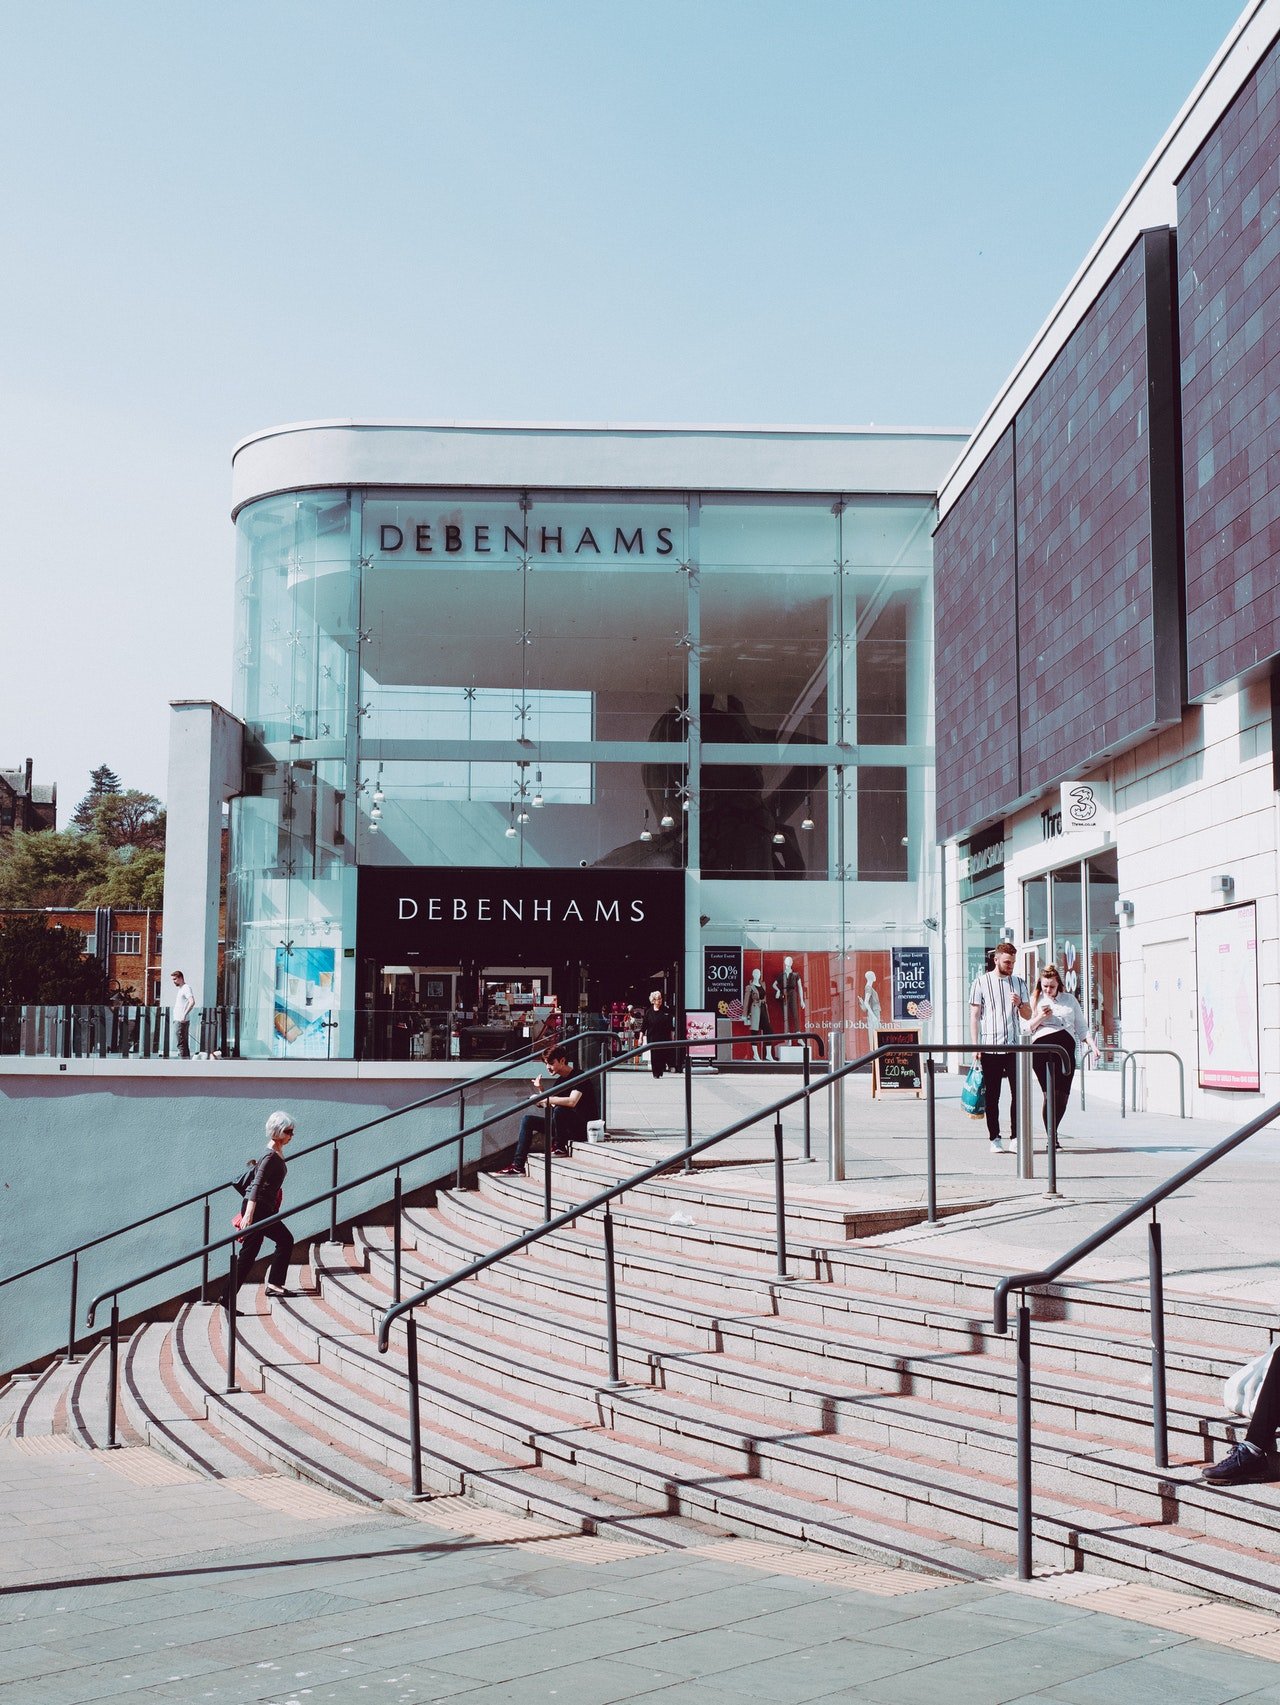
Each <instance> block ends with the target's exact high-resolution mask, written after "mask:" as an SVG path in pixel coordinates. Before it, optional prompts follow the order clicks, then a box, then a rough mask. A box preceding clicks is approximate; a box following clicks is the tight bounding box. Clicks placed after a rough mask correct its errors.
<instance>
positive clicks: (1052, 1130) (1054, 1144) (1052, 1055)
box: [1044, 1047, 1062, 1196]
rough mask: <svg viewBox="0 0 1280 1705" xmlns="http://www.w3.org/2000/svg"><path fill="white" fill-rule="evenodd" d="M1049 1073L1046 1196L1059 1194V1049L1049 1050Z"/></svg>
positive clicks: (1047, 1082)
mask: <svg viewBox="0 0 1280 1705" xmlns="http://www.w3.org/2000/svg"><path fill="white" fill-rule="evenodd" d="M1048 1065H1049V1071H1048V1075H1047V1076H1046V1078H1045V1084H1044V1110H1045V1115H1046V1119H1045V1128H1046V1130H1047V1131H1048V1134H1049V1188H1048V1189H1047V1190H1046V1191H1045V1195H1046V1196H1056V1195H1057V1194H1058V1081H1059V1080H1058V1074H1059V1073H1060V1072H1061V1070H1062V1060H1061V1058H1060V1056H1059V1052H1058V1049H1057V1047H1053V1048H1050V1050H1049V1060H1048Z"/></svg>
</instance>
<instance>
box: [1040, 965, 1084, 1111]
mask: <svg viewBox="0 0 1280 1705" xmlns="http://www.w3.org/2000/svg"><path fill="white" fill-rule="evenodd" d="M1028 1028H1029V1030H1030V1033H1031V1041H1032V1043H1033V1045H1034V1051H1033V1053H1032V1055H1031V1069H1032V1070H1033V1071H1034V1072H1035V1074H1036V1077H1037V1079H1038V1080H1039V1084H1040V1088H1041V1090H1042V1091H1043V1092H1044V1104H1043V1106H1044V1114H1043V1116H1044V1128H1045V1130H1046V1131H1047V1130H1048V1129H1049V1095H1050V1093H1052V1095H1053V1106H1054V1113H1055V1118H1054V1130H1055V1131H1056V1132H1057V1134H1058V1135H1059V1136H1061V1135H1062V1121H1063V1118H1064V1116H1065V1114H1066V1111H1067V1103H1068V1102H1069V1101H1070V1099H1071V1085H1072V1083H1073V1081H1074V1080H1075V1075H1076V1046H1077V1044H1080V1045H1082V1046H1083V1047H1085V1048H1086V1049H1088V1050H1089V1051H1090V1052H1091V1053H1092V1055H1093V1057H1094V1058H1095V1059H1096V1058H1097V1057H1098V1048H1097V1046H1096V1044H1095V1043H1094V1040H1093V1038H1092V1037H1091V1036H1090V1034H1089V1026H1088V1024H1087V1023H1086V1022H1085V1016H1084V1013H1083V1012H1082V1011H1081V1008H1080V1002H1079V1001H1078V1000H1077V999H1076V997H1075V996H1074V995H1071V994H1068V993H1067V991H1066V989H1064V988H1063V986H1062V977H1061V975H1060V974H1059V972H1058V967H1057V966H1056V965H1046V966H1045V968H1044V970H1043V971H1041V973H1040V976H1039V978H1038V979H1037V981H1036V986H1035V991H1034V993H1033V994H1032V996H1031V1018H1030V1020H1029V1023H1028ZM1050 1074H1052V1076H1053V1085H1052V1091H1051V1090H1050V1086H1049V1077H1050Z"/></svg>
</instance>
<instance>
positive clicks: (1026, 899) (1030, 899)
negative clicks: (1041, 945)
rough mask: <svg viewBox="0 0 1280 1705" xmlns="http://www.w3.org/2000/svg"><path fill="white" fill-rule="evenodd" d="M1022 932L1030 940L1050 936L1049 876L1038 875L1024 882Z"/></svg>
mask: <svg viewBox="0 0 1280 1705" xmlns="http://www.w3.org/2000/svg"><path fill="white" fill-rule="evenodd" d="M1022 933H1023V935H1024V936H1025V937H1026V939H1027V940H1028V941H1046V940H1047V939H1048V936H1049V878H1048V877H1047V876H1036V877H1033V878H1032V879H1031V881H1030V882H1024V883H1023V884H1022Z"/></svg>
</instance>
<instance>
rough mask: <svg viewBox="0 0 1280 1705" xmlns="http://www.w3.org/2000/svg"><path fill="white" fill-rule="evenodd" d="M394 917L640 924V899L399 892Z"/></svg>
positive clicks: (440, 920) (427, 920)
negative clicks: (515, 897)
mask: <svg viewBox="0 0 1280 1705" xmlns="http://www.w3.org/2000/svg"><path fill="white" fill-rule="evenodd" d="M396 916H397V918H398V919H399V921H400V922H401V923H402V924H404V923H412V922H413V921H414V919H415V918H419V919H421V920H422V922H423V923H428V924H441V923H446V922H447V923H453V924H465V923H477V924H492V923H504V924H510V923H514V924H585V923H594V924H623V923H627V924H642V923H643V922H644V921H645V920H644V900H643V898H640V897H637V896H634V895H633V896H632V898H630V899H629V900H625V901H624V900H620V899H612V900H602V899H596V900H583V901H582V902H581V903H579V902H578V901H577V900H574V899H568V900H565V899H555V900H551V899H543V900H533V899H528V900H526V899H519V900H508V899H506V898H505V897H503V896H500V895H496V894H476V895H472V896H467V895H463V894H452V895H444V894H432V895H430V896H429V897H428V898H427V899H424V900H416V899H414V898H413V896H412V895H410V894H401V895H400V897H399V905H398V907H397V912H396Z"/></svg>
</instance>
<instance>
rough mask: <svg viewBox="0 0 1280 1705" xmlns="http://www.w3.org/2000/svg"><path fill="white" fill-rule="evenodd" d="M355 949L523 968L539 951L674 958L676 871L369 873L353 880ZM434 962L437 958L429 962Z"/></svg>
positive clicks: (679, 922)
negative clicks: (526, 957) (645, 951)
mask: <svg viewBox="0 0 1280 1705" xmlns="http://www.w3.org/2000/svg"><path fill="white" fill-rule="evenodd" d="M357 905H358V910H359V926H358V933H359V937H360V941H361V943H362V947H361V951H362V952H367V953H376V952H381V951H385V952H386V953H387V954H388V955H389V956H390V957H392V958H395V959H397V960H398V959H400V958H402V957H403V958H408V957H412V956H413V954H414V953H415V952H416V953H419V954H423V955H427V956H433V955H438V954H441V953H443V954H445V955H452V956H455V957H456V956H457V955H459V954H460V955H461V956H462V958H464V959H466V958H469V957H475V956H480V957H485V956H490V957H489V959H488V962H489V963H491V964H496V963H498V960H497V959H496V958H493V957H492V955H494V954H497V955H499V956H500V957H501V958H502V960H503V962H504V963H509V964H512V965H519V964H521V963H527V961H522V960H521V959H520V958H519V957H516V958H512V959H508V958H507V957H506V956H507V955H508V954H516V955H519V954H521V953H524V952H528V951H533V950H535V948H536V950H537V951H538V952H539V953H543V954H548V953H550V954H554V953H556V952H561V953H563V955H564V956H565V957H566V958H572V957H574V956H576V955H579V954H586V955H588V956H590V955H591V954H593V953H597V952H605V953H607V952H608V951H609V948H610V945H612V946H614V947H616V948H617V949H618V950H619V951H624V952H630V951H633V950H634V949H635V948H637V947H641V946H644V947H648V946H654V950H655V951H659V945H658V944H660V948H661V952H665V953H667V954H668V955H670V954H673V953H675V952H676V951H678V946H679V942H680V939H681V938H682V936H683V932H684V875H683V872H682V871H679V870H624V869H611V868H604V867H601V866H599V865H592V866H588V867H587V868H585V869H584V868H582V867H579V868H577V869H572V870H564V869H537V870H529V869H524V870H504V869H500V868H494V869H481V868H477V867H475V866H472V867H470V868H465V869H459V868H457V867H454V868H430V869H423V868H421V867H419V868H418V869H410V870H397V869H395V868H394V867H392V866H382V867H378V866H366V867H365V868H364V869H362V870H361V872H360V876H359V895H358V901H357ZM434 962H435V963H437V964H442V963H444V960H443V959H439V958H437V959H435V961H434Z"/></svg>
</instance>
